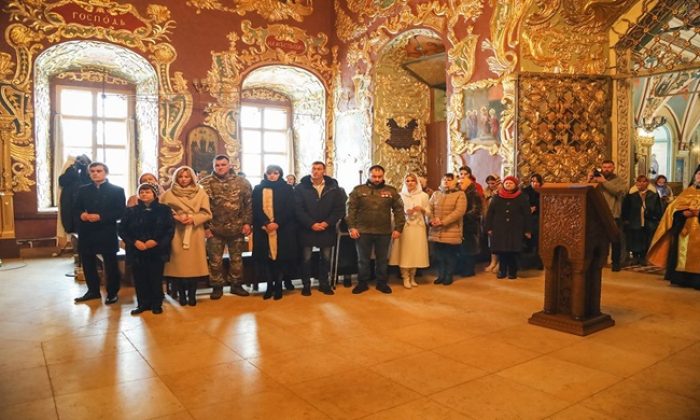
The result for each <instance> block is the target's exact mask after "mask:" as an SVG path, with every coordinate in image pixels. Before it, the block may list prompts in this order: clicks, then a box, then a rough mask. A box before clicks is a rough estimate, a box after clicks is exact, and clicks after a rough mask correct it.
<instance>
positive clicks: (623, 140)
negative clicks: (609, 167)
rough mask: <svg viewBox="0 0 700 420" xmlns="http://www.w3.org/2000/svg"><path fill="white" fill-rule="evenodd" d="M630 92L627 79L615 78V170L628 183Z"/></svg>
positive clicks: (629, 171)
mask: <svg viewBox="0 0 700 420" xmlns="http://www.w3.org/2000/svg"><path fill="white" fill-rule="evenodd" d="M631 98H632V92H631V88H630V82H629V80H627V79H617V80H615V111H616V113H617V133H616V134H617V139H616V140H617V141H616V144H617V171H616V173H617V174H618V176H620V177H622V178H623V179H624V180H625V182H627V183H628V184H629V182H630V174H631V168H630V165H631V160H632V159H631V149H632V143H631V141H630V138H631V136H632V133H630V127H631V126H632V116H631V101H632V99H631Z"/></svg>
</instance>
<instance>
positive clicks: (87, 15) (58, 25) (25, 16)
mask: <svg viewBox="0 0 700 420" xmlns="http://www.w3.org/2000/svg"><path fill="white" fill-rule="evenodd" d="M70 5H77V6H78V7H79V9H80V11H77V12H74V11H72V10H71V11H70V12H69V13H66V12H64V10H65V8H66V7H67V6H70ZM5 11H6V12H8V13H10V21H11V22H29V27H30V28H31V29H32V30H33V31H36V33H43V34H45V35H46V38H47V40H48V41H49V42H51V43H54V42H57V41H59V40H62V39H63V40H65V39H76V38H77V39H86V38H95V39H104V40H106V41H110V42H114V43H116V44H120V45H125V46H127V47H131V48H136V49H139V50H141V51H147V50H148V49H149V45H152V44H155V43H159V42H163V41H169V38H168V34H169V33H170V31H171V29H173V27H174V26H175V22H174V21H172V20H170V19H169V17H170V11H169V10H168V9H167V8H166V7H165V6H158V5H150V6H149V7H148V8H147V15H148V17H143V16H141V14H140V13H139V11H138V10H137V9H136V7H135V6H133V5H131V4H121V3H118V2H116V1H109V0H59V1H56V2H52V3H48V2H36V3H32V2H26V1H18V0H13V1H10V3H9V4H8V6H7V9H5ZM63 13H66V14H65V15H64V14H63ZM127 16H128V17H129V18H134V19H135V20H137V21H138V22H139V23H140V26H139V27H137V28H134V29H131V28H129V27H128V26H129V24H128V22H127ZM68 19H70V21H68ZM27 36H31V35H29V34H27ZM38 41H39V39H33V40H32V41H31V42H38ZM13 43H14V44H15V45H23V44H22V43H20V42H16V41H13Z"/></svg>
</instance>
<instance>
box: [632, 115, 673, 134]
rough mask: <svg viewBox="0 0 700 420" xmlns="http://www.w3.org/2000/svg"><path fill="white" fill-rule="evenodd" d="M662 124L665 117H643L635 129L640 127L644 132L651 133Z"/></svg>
mask: <svg viewBox="0 0 700 420" xmlns="http://www.w3.org/2000/svg"><path fill="white" fill-rule="evenodd" d="M664 124H666V117H663V116H661V115H657V116H654V117H651V118H649V117H643V118H642V122H641V123H640V124H639V125H638V126H637V127H641V128H643V129H644V131H647V132H649V133H651V132H652V131H654V130H656V129H657V128H659V127H661V126H662V125H664Z"/></svg>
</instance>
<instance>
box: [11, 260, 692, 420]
mask: <svg viewBox="0 0 700 420" xmlns="http://www.w3.org/2000/svg"><path fill="white" fill-rule="evenodd" d="M5 262H6V263H9V262H11V261H5ZM24 263H26V264H27V265H26V266H25V267H23V268H19V269H16V270H8V271H0V285H1V287H2V289H1V290H2V292H1V293H0V307H1V308H2V309H3V310H2V311H1V312H0V419H23V420H24V419H35V418H36V419H51V418H61V419H81V418H89V419H94V418H128V419H138V418H144V419H146V418H163V419H166V418H167V419H191V418H196V419H210V418H226V419H253V418H255V419H317V418H318V419H327V418H339V419H341V418H367V419H467V418H473V419H489V418H498V419H516V418H517V419H521V418H522V419H530V418H532V419H540V418H552V419H613V418H629V419H698V418H700V292H698V291H696V290H686V289H679V288H673V287H669V286H668V284H667V283H666V282H664V281H663V280H662V279H661V278H660V277H659V276H656V275H649V274H639V273H634V272H626V271H623V272H621V273H611V272H610V271H608V270H606V271H605V272H604V285H603V302H602V306H603V311H604V312H606V313H609V314H611V315H612V316H613V318H614V319H615V321H616V322H617V325H616V326H615V327H613V328H610V329H607V330H604V331H601V332H598V333H596V334H593V335H591V336H588V337H577V336H573V335H569V334H564V333H560V332H556V331H551V330H548V329H544V328H541V327H536V326H532V325H529V324H528V323H527V319H528V317H529V316H530V315H531V314H532V313H533V312H536V311H538V310H539V309H540V308H541V306H542V300H543V298H542V290H543V277H542V275H541V273H540V272H525V273H523V274H524V275H525V277H524V278H521V279H518V280H516V281H503V280H496V278H495V276H494V275H493V274H486V273H482V274H479V275H478V276H477V277H476V278H470V279H459V280H457V281H456V282H455V283H454V284H453V285H452V286H450V287H444V286H435V285H433V284H432V279H433V277H432V276H426V277H425V278H424V279H423V280H422V285H421V286H420V287H418V288H416V289H412V290H405V289H404V288H403V287H401V285H399V284H398V283H397V282H394V283H393V287H394V293H393V294H392V295H383V294H381V293H379V292H377V291H376V290H374V289H370V291H369V292H367V293H365V294H363V295H360V296H355V295H352V294H351V293H350V289H345V288H343V287H342V286H340V287H339V289H338V293H337V294H336V295H335V296H324V295H322V294H319V293H317V292H315V293H314V294H313V296H311V297H309V298H305V297H303V296H301V294H300V293H299V290H297V291H295V292H290V293H288V294H287V295H286V296H285V297H284V299H282V300H281V301H263V300H262V299H261V298H260V295H259V294H258V295H255V296H252V297H249V298H240V297H237V296H232V295H228V294H227V295H225V297H224V298H223V299H222V300H220V301H211V300H209V299H208V296H207V293H206V292H207V291H205V290H201V291H200V296H199V303H198V305H197V307H196V308H191V307H184V308H183V307H180V306H179V305H177V304H175V303H174V302H172V301H171V300H168V302H167V303H166V305H165V308H164V309H165V311H164V313H163V314H162V315H153V314H151V313H145V314H142V315H141V316H136V317H134V316H131V315H129V311H130V310H131V309H132V308H133V307H134V304H133V301H134V297H133V295H134V293H133V289H130V288H125V289H122V292H121V294H120V301H119V303H118V304H117V305H114V306H105V305H104V304H103V303H102V302H99V301H91V302H90V303H88V304H74V303H73V298H74V297H75V296H78V295H80V294H82V292H83V291H84V285H82V284H78V283H76V282H74V280H73V279H72V278H69V277H65V276H64V273H67V272H70V271H71V261H70V260H69V259H34V260H25V261H24Z"/></svg>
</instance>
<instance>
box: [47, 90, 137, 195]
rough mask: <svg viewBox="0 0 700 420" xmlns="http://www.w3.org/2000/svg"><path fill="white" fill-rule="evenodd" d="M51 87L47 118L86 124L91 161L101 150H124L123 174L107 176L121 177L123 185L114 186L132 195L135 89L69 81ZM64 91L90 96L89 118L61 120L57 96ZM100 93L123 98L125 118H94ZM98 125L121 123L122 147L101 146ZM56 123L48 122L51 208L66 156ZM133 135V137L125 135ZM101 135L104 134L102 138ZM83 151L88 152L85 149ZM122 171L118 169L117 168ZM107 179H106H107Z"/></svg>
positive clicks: (61, 115)
mask: <svg viewBox="0 0 700 420" xmlns="http://www.w3.org/2000/svg"><path fill="white" fill-rule="evenodd" d="M50 86H51V96H50V97H51V104H50V108H51V115H53V116H60V117H61V118H62V119H64V118H68V119H69V120H82V121H90V123H91V131H92V132H91V144H90V146H89V149H90V153H91V159H92V156H97V155H98V153H99V152H100V151H101V150H104V154H105V155H106V154H108V153H109V150H110V149H111V150H125V152H126V156H127V165H126V166H125V167H124V168H123V173H122V171H121V170H120V171H118V172H117V171H115V170H116V169H117V168H111V167H110V174H118V175H119V176H120V177H121V176H123V177H124V184H125V185H121V184H117V185H119V186H120V187H122V188H124V191H125V192H126V193H127V195H132V194H133V191H134V190H135V188H133V186H132V184H133V180H134V179H135V175H134V171H135V170H136V166H135V162H136V161H137V159H138V156H137V151H136V141H137V140H136V138H134V137H135V135H136V132H135V127H134V124H135V118H136V116H135V109H136V106H135V92H136V88H135V86H134V85H131V84H129V85H123V86H122V85H116V86H115V85H109V86H105V85H104V84H103V83H95V82H77V81H70V80H56V79H54V80H53V81H51V83H50ZM64 90H82V91H89V92H91V94H92V114H91V115H90V116H72V115H69V116H64V115H63V113H62V109H61V93H62V92H63V91H64ZM104 93H109V94H117V95H124V96H126V98H127V114H126V117H123V118H122V117H105V116H104V115H103V116H99V115H98V108H97V107H98V103H99V101H98V98H99V95H102V94H104ZM99 122H102V123H103V124H104V123H107V122H124V123H125V124H126V130H127V138H126V143H125V144H124V145H123V146H122V145H109V144H105V143H104V142H102V144H101V143H100V141H99V140H98V133H97V131H98V123H99ZM57 123H58V120H57V119H56V118H51V123H50V126H51V133H52V135H51V138H52V139H53V141H52V142H51V145H52V147H51V155H52V160H53V165H52V167H53V170H54V175H55V176H53V177H52V179H53V180H54V183H53V184H54V185H53V192H52V197H53V204H54V207H57V206H58V190H59V187H58V176H59V175H61V173H62V171H61V170H62V167H63V164H64V163H65V161H66V158H67V155H66V154H65V145H64V141H63V133H61V134H60V135H56V134H57V130H58V127H56V124H57ZM130 131H131V132H132V133H133V136H131V135H129V134H128V133H129V132H130ZM103 135H104V134H103ZM85 148H88V147H87V146H86V147H85ZM120 169H122V168H120ZM108 179H109V175H108Z"/></svg>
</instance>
